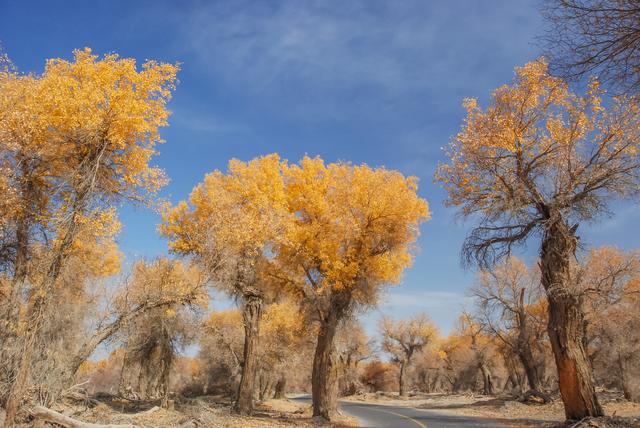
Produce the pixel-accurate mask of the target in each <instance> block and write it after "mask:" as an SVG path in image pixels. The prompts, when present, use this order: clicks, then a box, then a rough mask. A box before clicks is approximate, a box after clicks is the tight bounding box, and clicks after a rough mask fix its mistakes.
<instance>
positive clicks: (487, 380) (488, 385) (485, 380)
mask: <svg viewBox="0 0 640 428" xmlns="http://www.w3.org/2000/svg"><path fill="white" fill-rule="evenodd" d="M480 373H481V374H482V393H483V394H484V395H493V377H492V376H491V371H490V370H489V367H487V365H486V364H484V363H481V364H480Z"/></svg>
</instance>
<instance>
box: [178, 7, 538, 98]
mask: <svg viewBox="0 0 640 428" xmlns="http://www.w3.org/2000/svg"><path fill="white" fill-rule="evenodd" d="M514 3H516V4H514ZM518 3H519V2H504V3H503V4H498V3H497V2H495V3H492V7H486V5H484V4H482V3H475V2H450V1H443V2H422V1H406V2H372V1H368V0H367V1H365V0H362V1H354V2H347V3H345V2H326V1H317V2H313V1H311V2H299V1H282V2H275V3H272V2H210V3H208V4H207V6H205V7H201V8H198V9H194V10H192V11H191V12H190V14H189V15H188V16H187V17H186V19H185V21H184V22H185V25H184V27H183V30H184V32H185V44H186V45H185V48H186V49H187V50H188V51H190V52H191V53H193V54H195V55H196V57H197V58H199V59H200V60H202V61H203V62H204V63H205V64H207V66H208V67H209V68H210V69H211V70H212V71H213V72H215V73H216V74H218V75H221V76H224V77H226V78H229V79H233V80H234V81H241V82H242V84H243V85H248V86H251V87H253V88H254V89H258V90H269V89H273V88H272V86H273V85H276V86H278V87H279V90H284V91H286V90H290V91H291V92H292V93H291V95H292V96H294V97H295V96H299V95H300V93H299V92H298V91H297V90H296V89H297V88H299V87H304V88H305V91H310V90H312V91H315V92H316V93H317V92H320V93H322V92H324V91H327V90H330V91H332V92H340V91H346V92H347V94H345V95H347V96H348V95H349V94H352V91H354V88H355V90H357V89H358V88H369V89H370V88H373V89H376V90H379V91H384V92H385V93H389V94H394V95H397V94H402V93H406V92H407V91H415V90H423V89H430V90H442V89H443V86H444V87H448V88H449V89H451V88H469V89H470V88H473V87H477V86H476V85H477V83H478V79H483V78H487V76H490V75H491V69H492V67H491V66H492V65H493V64H494V63H496V62H498V63H499V62H500V61H499V60H500V59H504V58H511V57H513V56H518V55H517V54H518V53H521V52H522V46H523V40H531V37H532V35H533V34H535V31H536V29H535V25H536V18H535V17H536V16H537V15H535V14H533V13H532V12H533V11H535V9H533V8H532V5H531V4H530V3H529V4H525V3H523V4H518ZM525 6H526V7H525ZM532 9H533V10H532ZM524 43H525V45H526V42H524ZM514 65H515V64H514ZM481 69H482V70H484V72H483V73H479V70H481Z"/></svg>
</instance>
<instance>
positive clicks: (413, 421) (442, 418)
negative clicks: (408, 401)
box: [340, 401, 504, 428]
mask: <svg viewBox="0 0 640 428" xmlns="http://www.w3.org/2000/svg"><path fill="white" fill-rule="evenodd" d="M340 408H341V409H342V412H343V413H346V414H348V415H350V416H354V417H356V418H358V420H359V421H360V426H361V427H363V428H457V427H460V428H472V427H473V428H494V427H495V428H498V427H504V425H502V424H500V423H498V422H495V421H491V420H487V419H480V418H472V417H469V416H458V415H455V414H452V413H449V412H443V411H438V410H426V409H416V408H413V407H404V406H387V405H380V404H367V403H356V402H353V401H341V402H340Z"/></svg>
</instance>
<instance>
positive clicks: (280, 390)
mask: <svg viewBox="0 0 640 428" xmlns="http://www.w3.org/2000/svg"><path fill="white" fill-rule="evenodd" d="M286 389H287V377H286V376H285V375H284V373H283V374H281V375H280V378H279V379H278V382H276V386H275V393H274V394H273V398H284V397H285V393H286Z"/></svg>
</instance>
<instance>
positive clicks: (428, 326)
mask: <svg viewBox="0 0 640 428" xmlns="http://www.w3.org/2000/svg"><path fill="white" fill-rule="evenodd" d="M380 333H381V334H382V349H383V350H384V351H385V352H387V353H389V354H391V356H392V358H393V361H394V362H396V363H397V364H398V365H399V366H400V370H399V372H398V389H399V395H400V396H405V395H406V394H407V388H406V384H405V373H406V370H407V369H408V367H409V365H410V364H411V363H412V362H413V357H414V356H415V355H416V354H417V353H419V352H420V351H422V350H423V349H424V348H425V347H427V346H428V345H429V344H431V343H432V342H433V341H434V340H435V339H436V337H437V334H438V332H437V329H436V327H435V325H434V324H433V323H432V322H431V321H430V320H429V318H428V317H427V316H426V315H425V314H419V315H414V316H412V317H410V318H408V319H404V320H399V321H396V322H394V321H393V320H392V319H391V318H388V317H384V318H382V321H381V322H380Z"/></svg>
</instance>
